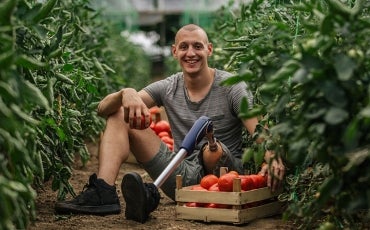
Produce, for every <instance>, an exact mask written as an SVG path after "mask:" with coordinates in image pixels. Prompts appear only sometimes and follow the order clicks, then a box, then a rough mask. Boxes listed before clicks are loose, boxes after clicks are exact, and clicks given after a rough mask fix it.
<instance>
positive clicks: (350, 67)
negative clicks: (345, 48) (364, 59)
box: [334, 54, 356, 81]
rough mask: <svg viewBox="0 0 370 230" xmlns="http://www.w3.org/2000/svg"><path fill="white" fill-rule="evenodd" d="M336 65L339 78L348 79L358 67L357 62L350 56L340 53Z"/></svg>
mask: <svg viewBox="0 0 370 230" xmlns="http://www.w3.org/2000/svg"><path fill="white" fill-rule="evenodd" d="M334 67H335V71H336V72H337V75H338V78H339V79H340V80H342V81H347V80H349V79H350V78H351V77H352V74H353V71H354V70H355V69H356V63H355V62H354V61H353V60H352V59H351V58H350V57H348V56H346V55H344V54H339V55H338V56H336V60H335V63H334Z"/></svg>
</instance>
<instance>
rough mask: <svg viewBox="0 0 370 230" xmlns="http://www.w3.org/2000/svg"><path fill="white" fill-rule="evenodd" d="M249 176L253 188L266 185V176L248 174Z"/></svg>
mask: <svg viewBox="0 0 370 230" xmlns="http://www.w3.org/2000/svg"><path fill="white" fill-rule="evenodd" d="M249 176H250V178H251V179H252V180H253V184H254V188H263V187H266V186H267V180H266V177H264V176H262V175H255V174H254V175H249Z"/></svg>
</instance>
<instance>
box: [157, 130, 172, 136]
mask: <svg viewBox="0 0 370 230" xmlns="http://www.w3.org/2000/svg"><path fill="white" fill-rule="evenodd" d="M164 136H167V137H169V136H170V134H169V133H168V132H166V131H163V132H160V133H158V137H159V138H162V137H164Z"/></svg>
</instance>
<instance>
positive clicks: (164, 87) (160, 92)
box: [143, 75, 176, 106]
mask: <svg viewBox="0 0 370 230" xmlns="http://www.w3.org/2000/svg"><path fill="white" fill-rule="evenodd" d="M175 80H176V76H175V75H172V76H170V77H167V78H165V79H162V80H159V81H156V82H153V83H151V84H149V85H148V86H146V87H145V88H144V89H143V90H145V91H146V92H147V93H148V94H149V95H150V96H151V97H152V98H153V100H154V101H155V103H156V105H157V106H163V103H164V99H165V97H166V94H167V93H168V92H169V91H170V90H171V87H172V85H173V82H174V81H175Z"/></svg>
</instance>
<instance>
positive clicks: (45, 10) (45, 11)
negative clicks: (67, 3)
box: [32, 0, 57, 24]
mask: <svg viewBox="0 0 370 230" xmlns="http://www.w3.org/2000/svg"><path fill="white" fill-rule="evenodd" d="M56 2H57V0H49V1H47V2H46V3H45V4H44V5H43V6H42V7H41V9H40V10H39V11H38V12H37V14H36V15H35V17H34V18H33V19H32V21H33V23H35V24H36V23H38V22H39V21H40V20H42V19H44V18H46V17H47V16H48V15H49V14H50V12H51V11H52V10H53V8H54V5H55V3H56Z"/></svg>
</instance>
